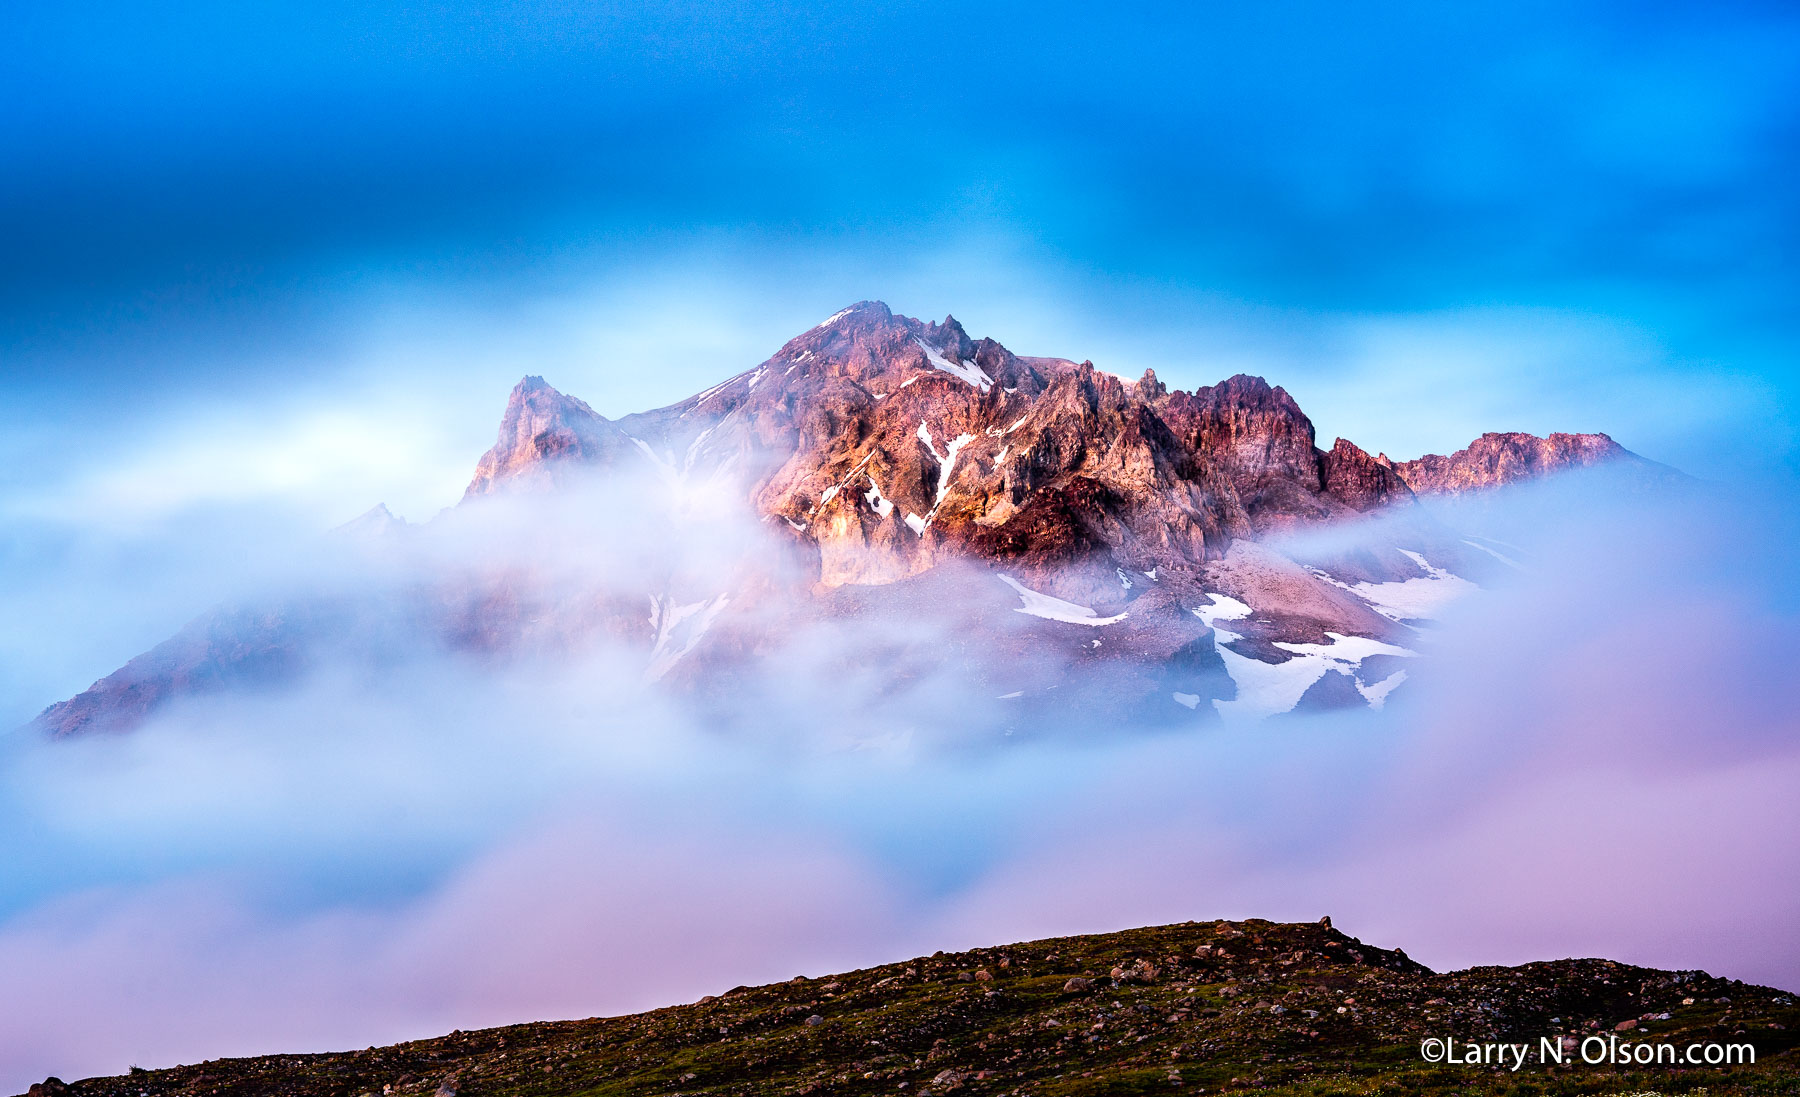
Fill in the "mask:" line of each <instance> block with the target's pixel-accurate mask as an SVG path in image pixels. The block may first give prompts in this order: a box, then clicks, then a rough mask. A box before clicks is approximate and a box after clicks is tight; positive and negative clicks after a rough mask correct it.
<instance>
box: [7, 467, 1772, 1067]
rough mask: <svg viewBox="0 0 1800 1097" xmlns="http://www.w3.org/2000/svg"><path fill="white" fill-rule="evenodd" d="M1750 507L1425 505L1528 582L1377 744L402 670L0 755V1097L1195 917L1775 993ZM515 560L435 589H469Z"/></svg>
mask: <svg viewBox="0 0 1800 1097" xmlns="http://www.w3.org/2000/svg"><path fill="white" fill-rule="evenodd" d="M1772 497H1773V498H1775V499H1778V500H1779V499H1788V498H1792V496H1791V494H1787V495H1779V494H1778V495H1775V496H1772ZM1770 498H1771V496H1769V495H1766V494H1765V495H1750V496H1741V495H1739V496H1731V497H1720V496H1718V495H1716V494H1711V493H1699V494H1697V495H1696V496H1694V497H1692V498H1688V499H1666V498H1654V499H1649V498H1638V499H1629V498H1628V499H1624V500H1622V501H1621V500H1619V499H1617V498H1612V497H1610V493H1605V494H1603V493H1600V492H1596V491H1594V490H1591V489H1587V488H1583V487H1582V486H1580V485H1579V484H1577V483H1573V482H1571V483H1568V484H1565V485H1563V486H1561V487H1557V488H1547V489H1542V490H1537V491H1531V492H1522V493H1519V494H1518V495H1516V496H1515V497H1514V498H1513V499H1512V501H1511V502H1509V503H1507V504H1505V505H1502V506H1498V507H1488V508H1484V509H1482V510H1481V511H1479V512H1477V513H1470V514H1460V515H1455V516H1454V520H1455V521H1457V522H1458V523H1462V524H1464V525H1465V526H1472V525H1474V524H1477V523H1479V524H1480V526H1481V529H1482V530H1483V531H1484V532H1486V533H1487V534H1488V535H1490V536H1494V537H1498V538H1501V539H1502V540H1505V541H1507V542H1508V543H1509V544H1510V545H1511V546H1512V548H1513V549H1514V550H1516V551H1517V552H1518V553H1519V557H1520V559H1521V560H1524V561H1528V563H1527V569H1528V570H1525V571H1521V572H1519V573H1518V574H1516V575H1513V576H1512V577H1511V578H1510V579H1509V581H1507V582H1505V583H1502V584H1498V585H1497V586H1496V587H1495V588H1494V589H1491V590H1488V591H1485V592H1483V593H1482V594H1480V595H1478V596H1476V597H1474V598H1471V599H1470V600H1468V601H1466V602H1464V603H1462V604H1461V607H1460V608H1459V610H1458V611H1457V612H1456V614H1455V615H1454V616H1453V617H1452V618H1450V619H1448V620H1446V621H1445V622H1443V624H1442V625H1441V627H1440V628H1438V629H1436V630H1434V631H1433V633H1432V635H1431V637H1429V638H1421V645H1422V648H1423V650H1424V651H1425V655H1426V657H1425V658H1422V659H1420V660H1419V661H1418V662H1417V664H1416V665H1415V666H1414V667H1413V668H1411V669H1412V672H1413V674H1412V678H1411V679H1410V680H1409V682H1408V684H1407V687H1406V689H1404V690H1403V691H1402V692H1401V693H1398V694H1396V695H1395V697H1394V698H1393V699H1392V700H1391V701H1390V704H1389V707H1388V709H1387V710H1386V711H1384V712H1382V713H1369V712H1359V713H1354V714H1343V715H1339V716H1330V717H1313V718H1298V717H1296V718H1294V719H1291V720H1287V721H1282V722H1277V723H1267V724H1257V725H1248V726H1230V727H1225V726H1219V725H1214V724H1196V725H1195V726H1194V727H1192V728H1191V729H1188V730H1183V731H1177V732H1172V733H1171V732H1166V731H1165V732H1160V733H1151V732H1146V731H1144V730H1142V729H1133V728H1130V727H1120V726H1084V727H1063V728H1045V729H1042V730H1043V731H1044V732H1045V734H1041V735H1036V736H1032V737H1029V739H1028V741H1018V740H1007V739H1004V738H995V737H993V736H991V735H989V734H987V733H986V732H984V731H983V729H982V727H981V726H980V715H979V714H980V712H981V711H982V710H981V709H980V708H979V706H977V705H975V704H974V703H973V701H974V699H961V700H959V698H957V697H955V696H942V697H938V698H937V700H938V702H939V704H938V705H937V706H935V707H920V706H916V705H915V706H911V707H907V706H898V707H897V706H896V705H895V703H894V701H893V699H892V697H891V695H890V694H888V693H885V692H883V691H882V690H881V689H877V688H867V686H866V684H865V685H852V686H850V687H849V688H848V689H847V688H846V683H845V682H844V681H843V680H842V679H841V677H839V675H840V674H841V668H842V664H841V662H833V661H830V660H824V659H810V658H799V659H792V660H788V659H774V660H769V661H766V662H763V663H760V664H758V666H759V668H760V669H759V673H761V674H763V675H765V679H764V681H763V682H762V683H761V685H760V689H759V692H758V693H756V694H754V695H747V697H754V698H756V699H757V703H760V700H761V699H763V698H770V699H783V698H785V701H784V702H783V703H780V704H771V705H770V706H769V707H767V708H757V707H752V702H751V701H749V700H747V701H746V702H745V711H742V712H739V713H737V727H735V728H734V729H733V730H732V732H730V733H724V732H722V731H721V730H720V729H719V728H718V727H717V726H715V725H713V724H711V723H710V722H709V721H708V720H707V719H706V717H705V716H704V715H703V714H702V713H699V712H696V711H695V710H694V709H692V708H690V707H688V706H686V705H685V704H684V703H682V702H681V701H680V700H679V698H675V697H671V696H669V695H667V694H666V693H664V692H663V691H660V690H658V689H655V688H647V687H646V686H644V684H643V679H642V674H641V668H640V667H639V665H638V664H639V662H641V656H630V657H627V656H626V655H624V654H622V653H621V652H619V651H617V650H615V649H613V648H611V647H610V646H607V645H604V644H603V645H601V646H600V647H598V648H594V649H582V650H577V651H576V652H574V653H573V654H566V655H565V656H560V657H558V658H554V659H552V658H547V657H546V658H533V659H528V660H524V661H512V662H509V663H503V664H500V665H492V664H483V663H479V662H471V661H469V660H468V659H467V658H465V657H461V656H454V655H442V656H440V655H434V654H431V650H432V649H430V648H419V649H417V650H416V651H415V652H414V653H413V655H412V656H411V657H409V658H407V659H403V660H400V661H398V662H397V663H395V664H394V665H392V666H384V667H382V668H380V669H379V673H374V674H371V673H369V672H368V670H367V668H363V667H357V666H344V667H336V668H332V667H326V668H323V669H321V670H320V671H319V672H318V673H316V674H314V675H313V676H311V677H309V678H308V679H306V680H304V681H303V682H301V683H299V684H297V685H295V686H293V687H292V688H289V689H287V690H284V691H281V692H278V693H276V694H273V695H262V696H256V695H246V696H230V697H225V698H218V699H214V700H213V701H210V702H206V703H203V704H196V705H193V706H190V707H188V708H186V709H183V710H179V711H177V712H175V713H172V714H171V715H170V716H169V718H168V719H166V720H164V721H162V722H161V723H159V724H158V725H156V726H152V727H150V728H147V729H144V730H143V731H141V732H138V733H136V734H133V735H131V736H128V737H126V738H122V739H96V740H92V741H86V742H75V743H63V744H56V745H52V746H49V747H46V746H43V745H40V744H35V743H29V742H24V741H19V740H16V739H15V740H14V741H12V742H11V743H9V744H8V748H9V750H8V754H7V756H6V758H5V760H4V761H5V765H4V768H3V770H0V781H3V782H4V786H5V787H4V789H3V790H0V791H3V792H4V795H3V796H0V803H4V804H5V805H6V807H5V809H4V811H3V812H0V848H4V849H5V850H6V851H7V853H6V854H5V855H4V856H5V865H4V868H5V871H4V872H0V879H3V880H4V881H5V884H4V886H3V887H0V974H4V977H5V982H6V984H7V986H8V987H9V990H10V991H11V993H10V994H9V996H8V1000H9V1002H11V1003H12V1004H11V1005H9V1006H6V1007H3V1008H4V1010H5V1014H4V1023H3V1024H0V1034H3V1035H0V1088H3V1087H4V1086H6V1085H11V1086H13V1087H15V1088H19V1087H22V1086H24V1085H25V1084H27V1083H29V1082H30V1081H33V1080H36V1079H37V1078H41V1077H42V1076H44V1075H45V1074H49V1073H56V1074H59V1075H61V1076H63V1077H72V1076H77V1075H83V1074H90V1073H96V1072H102V1071H117V1070H121V1069H123V1068H124V1067H125V1066H127V1065H130V1064H131V1063H134V1062H135V1063H138V1064H141V1065H159V1064H166V1063H170V1062H174V1061H179V1060H193V1059H198V1058H210V1057H215V1056H219V1055H226V1054H244V1053H250V1052H257V1051H276V1050H284V1051H293V1050H302V1049H309V1048H330V1047H344V1046H364V1045H367V1044H369V1043H374V1042H381V1041H389V1040H394V1039H400V1038H404V1037H411V1036H421V1035H426V1034H431V1033H436V1032H441V1031H447V1030H448V1029H450V1028H454V1027H464V1028H467V1027H471V1026H477V1025H484V1024H495V1023H502V1022H507V1021H517V1020H524V1019H527V1018H537V1017H552V1016H581V1015H592V1014H596V1013H610V1012H619V1011H626V1010H632V1009H638V1008H643V1007H647V1006H653V1005H657V1004H663V1003H668V1002H673V1001H682V1000H691V999H692V998H694V997H697V996H699V995H700V994H703V993H709V992H716V991H718V990H720V989H723V988H726V987H729V986H732V985H734V984H737V983H743V982H755V981H762V980H772V979H779V978H784V977H787V976H790V975H792V974H795V973H797V972H810V973H821V972H827V971H831V970H836V969H843V968H846V967H850V966H856V965H861V964H866V963H873V962H877V961H882V960H888V959H893V958H897V957H903V956H909V955H914V954H917V953H920V952H928V951H932V950H934V949H937V948H949V947H955V946H967V945H975V944H982V943H994V942H998V941H1010V940H1017V939H1024V938H1029V937H1033V936H1037V935H1043V934H1051V933H1068V932H1081V931H1092V930H1103V929H1110V928H1120V927H1124V926H1129V925H1139V924H1147V923H1153V922H1159V921H1171V920H1181V919H1186V918H1206V917H1220V916H1249V915H1261V916H1266V917H1274V918H1307V919H1312V918H1317V917H1318V916H1319V915H1320V914H1324V913H1330V914H1331V915H1332V916H1333V918H1334V919H1335V920H1336V921H1337V922H1338V924H1339V925H1341V926H1343V927H1344V928H1345V929H1347V930H1348V931H1349V932H1352V933H1356V934H1359V935H1362V936H1364V937H1366V938H1368V939H1371V940H1374V941H1376V942H1378V943H1381V944H1384V945H1389V946H1395V945H1397V946H1403V947H1405V948H1406V949H1407V950H1408V951H1409V953H1411V954H1412V955H1414V956H1416V957H1418V958H1420V959H1421V960H1423V961H1425V962H1427V963H1429V964H1432V965H1433V966H1437V967H1440V968H1442V967H1451V966H1459V965H1465V964H1473V963H1493V962H1507V963H1510V962H1521V961H1525V960H1530V959H1541V958H1548V957H1555V956H1561V955H1569V954H1576V955H1582V954H1604V955H1607V956H1611V957H1614V958H1617V959H1622V960H1627V961H1632V962H1638V963H1645V964H1655V965H1658V966H1667V967H1690V966H1703V967H1706V968H1709V969H1711V970H1714V971H1718V972H1721V973H1724V974H1727V975H1732V976H1738V977H1742V978H1746V979H1752V980H1756V981H1761V982H1771V983H1776V984H1780V985H1784V986H1787V987H1790V988H1791V987H1794V986H1796V985H1800V950H1797V949H1796V947H1795V945H1794V943H1793V939H1792V934H1791V933H1789V932H1787V930H1788V929H1789V928H1790V927H1791V926H1792V925H1793V924H1794V921H1795V917H1796V915H1800V895H1797V894H1796V893H1795V891H1794V889H1793V887H1792V884H1791V881H1792V880H1793V879H1795V878H1797V877H1800V848H1797V844H1796V842H1795V840H1794V835H1795V834H1797V833H1800V808H1797V807H1796V806H1795V805H1794V803H1793V800H1792V797H1791V794H1790V793H1791V789H1792V788H1793V787H1794V784H1795V781H1796V780H1797V779H1800V734H1796V730H1797V729H1796V728H1795V725H1794V723H1793V716H1792V714H1791V712H1789V711H1787V710H1785V709H1783V708H1782V706H1781V705H1780V704H1779V703H1778V699H1779V698H1780V697H1781V695H1782V690H1781V688H1780V683H1781V682H1782V681H1784V680H1785V678H1784V675H1785V674H1786V673H1787V666H1788V661H1789V658H1790V656H1789V652H1790V650H1791V637H1792V635H1793V631H1794V625H1795V616H1796V612H1797V611H1800V599H1797V598H1796V590H1795V588H1794V585H1793V584H1794V580H1793V579H1792V577H1791V576H1790V575H1788V574H1786V571H1785V569H1784V568H1783V567H1782V566H1781V564H1780V561H1781V560H1782V559H1783V550H1782V547H1781V546H1782V545H1783V544H1785V543H1786V542H1785V538H1786V536H1787V534H1788V533H1789V532H1790V531H1791V527H1792V523H1793V518H1794V515H1793V514H1792V512H1791V508H1789V507H1787V506H1785V504H1783V505H1780V506H1775V507H1771V506H1770V505H1769V499H1770ZM520 513H521V515H535V514H536V512H535V511H533V510H532V509H531V508H530V507H529V505H528V506H527V507H526V508H525V509H524V510H522V511H521V512H520ZM583 513H584V514H585V515H586V517H584V518H582V519H580V522H582V523H586V525H577V526H569V527H551V528H553V529H555V534H554V535H552V536H545V537H543V538H541V539H540V540H541V542H542V543H543V544H547V545H552V546H556V547H555V548H554V551H552V552H550V553H549V555H548V556H547V557H545V556H541V555H540V556H539V557H538V560H539V562H540V563H545V562H548V563H551V564H554V565H555V566H554V567H552V568H550V569H549V572H548V573H550V574H557V572H556V569H557V568H561V569H564V571H563V572H561V574H563V575H564V576H565V578H566V577H567V576H569V575H572V574H573V575H580V576H591V575H592V574H593V573H594V570H595V569H597V570H598V571H600V572H603V573H605V574H606V575H608V576H610V577H612V578H613V579H615V580H618V581H622V582H624V581H629V582H633V583H635V582H640V581H642V579H643V578H644V575H645V573H644V572H643V571H642V569H643V568H644V567H645V566H647V565H648V564H649V563H650V562H651V561H649V560H648V559H647V558H645V557H642V556H640V555H638V554H637V552H636V549H635V547H634V542H633V538H632V537H631V536H630V535H629V530H630V528H632V527H630V526H620V525H618V524H616V523H612V522H610V521H609V520H608V519H607V515H608V513H609V512H607V511H604V510H601V511H592V510H586V511H584V512H583ZM699 513H701V514H703V515H709V516H711V517H708V518H706V520H707V521H714V522H723V523H724V525H721V526H717V527H715V530H714V532H715V533H719V532H721V531H724V530H737V532H735V533H733V534H732V536H731V537H729V538H720V537H714V538H711V539H708V538H698V539H695V540H693V541H692V542H691V543H692V544H693V545H694V546H695V547H694V548H693V549H692V550H691V552H690V553H689V554H688V555H687V556H686V558H684V559H683V560H680V561H678V562H677V564H676V566H677V567H678V568H680V567H687V568H689V569H692V571H693V572H695V573H704V572H706V571H707V570H708V569H710V568H713V567H715V566H716V565H717V563H718V559H717V558H718V556H719V555H720V554H721V553H723V554H726V555H732V556H734V557H736V558H739V559H742V558H743V557H744V554H745V550H746V549H747V548H748V547H749V546H750V545H751V544H753V543H754V542H753V541H751V540H749V539H748V538H749V537H750V536H751V535H750V534H745V533H743V532H742V530H741V528H739V527H736V526H734V525H733V524H732V523H733V521H734V520H733V519H731V518H730V517H729V515H728V514H725V515H724V516H720V513H719V512H718V511H716V510H715V509H714V508H711V507H702V508H700V511H699ZM509 528H511V527H509V526H508V525H507V524H506V523H505V522H498V523H497V524H495V525H493V526H490V527H487V533H486V534H484V535H481V536H477V535H476V533H475V532H468V533H466V534H461V535H457V536H451V537H448V538H447V539H446V540H445V541H444V542H443V545H446V546H454V547H451V548H440V549H435V550H433V551H439V552H442V553H443V554H444V556H443V558H442V559H440V560H439V561H438V563H437V564H434V565H432V566H450V565H455V566H466V565H468V564H469V563H470V562H471V561H481V562H484V563H491V562H492V561H494V560H495V559H497V558H500V557H501V556H503V555H504V553H505V552H506V551H509V550H508V548H507V546H517V545H518V544H520V538H518V537H516V536H513V535H512V534H510V533H508V532H507V531H508V529H509ZM644 528H645V529H653V528H655V524H654V522H653V521H649V520H646V521H645V523H644ZM602 530H605V531H607V532H609V533H610V540H609V539H607V538H602V537H599V536H597V534H598V533H599V532H601V531H602ZM653 540H655V539H653ZM643 543H650V542H643ZM656 543H666V542H661V541H657V542H656ZM315 560H316V558H315ZM413 560H414V562H413V563H412V564H410V565H408V567H409V568H415V567H417V566H420V565H419V564H418V561H417V558H413ZM307 578H308V579H309V581H311V582H314V583H325V582H342V573H341V572H338V571H335V570H333V569H332V568H324V569H322V570H321V569H320V568H319V567H318V565H317V564H316V562H315V564H313V565H310V570H308V571H307ZM291 579H292V577H290V581H291ZM866 640H867V636H865V635H844V636H835V637H832V636H828V637H826V638H825V642H826V643H827V644H839V643H845V642H864V641H866ZM933 688H940V687H933ZM959 708H962V709H966V711H967V712H968V713H971V714H973V715H971V716H969V717H965V718H964V719H963V720H959V719H957V718H954V717H948V716H941V718H940V722H941V726H935V727H924V726H922V725H920V724H919V723H918V721H919V720H920V719H922V718H925V717H927V716H929V714H930V713H931V712H933V711H937V712H939V713H940V714H941V713H944V712H950V713H954V712H957V711H958V710H959ZM758 713H761V714H762V715H761V718H760V719H759V717H758ZM908 728H910V729H911V730H912V731H913V732H914V734H911V735H908V734H904V732H905V731H906V730H907V729H908Z"/></svg>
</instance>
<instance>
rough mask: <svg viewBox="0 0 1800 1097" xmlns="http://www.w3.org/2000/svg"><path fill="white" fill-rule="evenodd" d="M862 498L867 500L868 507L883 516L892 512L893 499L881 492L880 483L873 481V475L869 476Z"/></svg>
mask: <svg viewBox="0 0 1800 1097" xmlns="http://www.w3.org/2000/svg"><path fill="white" fill-rule="evenodd" d="M863 498H864V499H867V500H868V501H869V507H870V509H872V510H874V512H875V513H876V514H879V515H881V517H883V518H886V517H887V516H888V515H890V514H892V513H894V502H893V500H891V499H889V498H888V497H887V496H885V495H883V494H881V485H880V484H877V483H876V482H875V478H874V477H873V476H871V477H869V490H868V491H865V492H863Z"/></svg>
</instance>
